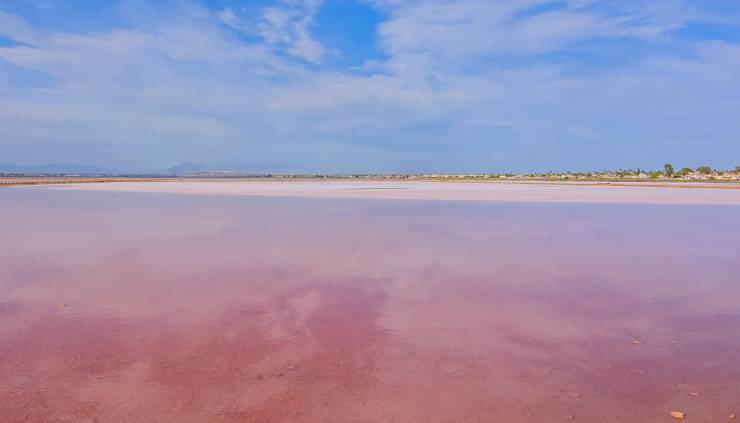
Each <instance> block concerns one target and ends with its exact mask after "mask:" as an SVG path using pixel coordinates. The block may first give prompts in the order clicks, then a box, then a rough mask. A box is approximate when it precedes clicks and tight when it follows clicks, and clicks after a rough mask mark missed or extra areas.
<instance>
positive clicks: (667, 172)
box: [663, 163, 674, 177]
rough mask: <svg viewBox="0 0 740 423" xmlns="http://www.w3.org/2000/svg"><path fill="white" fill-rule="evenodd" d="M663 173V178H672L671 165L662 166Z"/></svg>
mask: <svg viewBox="0 0 740 423" xmlns="http://www.w3.org/2000/svg"><path fill="white" fill-rule="evenodd" d="M663 173H664V174H665V176H668V177H671V176H673V173H674V172H673V165H672V164H670V163H666V164H664V165H663Z"/></svg>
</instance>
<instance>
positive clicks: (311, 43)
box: [219, 0, 326, 63]
mask: <svg viewBox="0 0 740 423" xmlns="http://www.w3.org/2000/svg"><path fill="white" fill-rule="evenodd" d="M320 6H321V1H320V0H285V1H283V2H282V3H281V4H280V5H278V6H275V7H266V8H264V9H262V10H261V15H260V17H259V18H258V19H250V18H249V17H245V16H242V15H243V13H240V12H239V11H235V10H234V9H231V8H226V9H224V10H222V11H221V12H220V13H219V18H220V19H221V21H222V22H223V23H224V24H226V25H228V26H230V27H232V28H234V29H236V30H238V31H241V32H244V33H246V34H249V35H255V36H259V37H261V38H262V39H263V40H264V41H265V42H266V43H267V44H268V45H269V46H271V47H273V48H275V49H277V50H281V51H284V52H286V53H288V54H290V55H293V56H295V57H300V58H302V59H305V60H307V61H309V62H311V63H321V62H322V61H323V59H324V55H325V54H326V49H325V48H324V46H322V45H321V43H319V42H317V41H316V40H314V39H313V38H312V37H311V32H310V30H311V26H312V25H313V24H314V17H315V15H316V13H317V12H318V10H319V8H320Z"/></svg>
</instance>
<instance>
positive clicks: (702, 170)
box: [696, 166, 712, 175]
mask: <svg viewBox="0 0 740 423" xmlns="http://www.w3.org/2000/svg"><path fill="white" fill-rule="evenodd" d="M696 171H697V172H699V173H701V174H702V175H709V174H710V173H712V168H711V167H709V166H699V167H698V168H696Z"/></svg>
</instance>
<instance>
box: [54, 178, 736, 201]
mask: <svg viewBox="0 0 740 423" xmlns="http://www.w3.org/2000/svg"><path fill="white" fill-rule="evenodd" d="M42 189H53V190H85V191H113V192H151V193H173V194H201V195H229V196H231V195H236V196H241V195H250V196H280V197H317V198H367V199H394V200H455V201H508V202H548V203H641V204H715V205H720V204H724V205H740V186H737V185H719V184H715V185H693V184H691V185H690V184H674V185H667V184H664V185H658V184H649V183H646V184H639V183H634V184H597V183H548V182H527V183H502V182H436V181H343V180H332V181H311V180H309V181H295V180H288V181H261V180H260V181H255V180H236V181H224V180H218V181H161V182H160V181H155V182H109V183H86V184H67V185H63V186H61V185H60V186H49V187H44V188H42Z"/></svg>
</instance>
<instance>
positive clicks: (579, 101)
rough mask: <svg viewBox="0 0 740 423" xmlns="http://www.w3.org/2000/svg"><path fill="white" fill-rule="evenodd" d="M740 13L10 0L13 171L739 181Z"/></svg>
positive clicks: (469, 4) (0, 24) (346, 2)
mask: <svg viewBox="0 0 740 423" xmlns="http://www.w3.org/2000/svg"><path fill="white" fill-rule="evenodd" d="M739 75H740V2H738V1H737V0H714V1H711V2H709V1H696V0H694V1H689V0H661V1H644V0H601V1H597V0H562V1H548V0H354V1H351V0H278V1H268V0H254V1H229V0H208V1H195V0H193V1H186V0H164V1H156V2H154V1H143V0H132V1H128V0H117V1H116V0H112V1H105V2H90V1H83V0H77V1H72V0H70V1H62V0H24V1H20V0H0V163H13V164H23V165H35V164H43V163H78V164H88V165H97V166H102V167H106V168H115V169H121V170H126V171H157V170H162V169H166V168H168V167H170V166H172V165H174V164H177V163H180V162H183V161H190V162H195V163H201V164H203V165H205V166H206V167H207V168H211V169H239V170H246V171H256V172H503V171H534V170H543V171H547V170H566V169H576V170H588V169H603V168H636V167H642V168H658V167H661V166H662V164H663V163H665V162H672V163H674V165H676V166H678V167H683V166H691V167H695V166H698V165H701V164H708V165H711V166H713V167H718V168H733V167H734V166H736V165H740V76H739Z"/></svg>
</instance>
